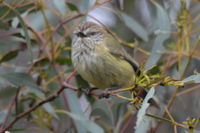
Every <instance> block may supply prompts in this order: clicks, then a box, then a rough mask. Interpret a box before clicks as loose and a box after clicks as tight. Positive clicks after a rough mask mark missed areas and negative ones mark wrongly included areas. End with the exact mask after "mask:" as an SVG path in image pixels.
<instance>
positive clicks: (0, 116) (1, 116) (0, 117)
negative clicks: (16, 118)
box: [0, 110, 7, 124]
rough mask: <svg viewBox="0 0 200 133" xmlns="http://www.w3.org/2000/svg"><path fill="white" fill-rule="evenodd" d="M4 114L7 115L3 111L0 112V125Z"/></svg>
mask: <svg viewBox="0 0 200 133" xmlns="http://www.w3.org/2000/svg"><path fill="white" fill-rule="evenodd" d="M6 113H7V111H5V110H2V111H0V124H1V123H2V122H3V120H4V119H5V116H6Z"/></svg>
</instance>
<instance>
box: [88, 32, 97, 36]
mask: <svg viewBox="0 0 200 133" xmlns="http://www.w3.org/2000/svg"><path fill="white" fill-rule="evenodd" d="M96 34H97V32H90V33H88V36H94V35H96Z"/></svg>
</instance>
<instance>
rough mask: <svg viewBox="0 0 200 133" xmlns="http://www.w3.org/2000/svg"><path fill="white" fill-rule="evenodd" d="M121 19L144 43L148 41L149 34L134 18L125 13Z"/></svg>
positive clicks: (121, 14)
mask: <svg viewBox="0 0 200 133" xmlns="http://www.w3.org/2000/svg"><path fill="white" fill-rule="evenodd" d="M120 18H121V19H122V20H123V21H124V23H125V24H126V26H127V27H129V28H130V29H131V30H132V31H133V32H134V33H135V34H137V35H138V36H139V37H140V38H141V39H143V40H144V41H148V40H149V38H148V32H147V31H146V29H145V28H143V26H142V25H140V24H139V23H138V22H137V21H136V20H135V19H134V18H132V17H130V16H128V15H127V14H125V13H122V12H121V13H120Z"/></svg>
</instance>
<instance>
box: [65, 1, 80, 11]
mask: <svg viewBox="0 0 200 133" xmlns="http://www.w3.org/2000/svg"><path fill="white" fill-rule="evenodd" d="M66 5H67V7H68V8H69V9H70V10H71V11H76V12H79V10H78V8H77V7H76V5H74V4H73V3H70V2H66Z"/></svg>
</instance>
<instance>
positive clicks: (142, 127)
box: [135, 87, 155, 133]
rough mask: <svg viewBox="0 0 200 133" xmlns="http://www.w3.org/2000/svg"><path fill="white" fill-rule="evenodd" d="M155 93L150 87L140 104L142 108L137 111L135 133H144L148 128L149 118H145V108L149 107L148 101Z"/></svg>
mask: <svg viewBox="0 0 200 133" xmlns="http://www.w3.org/2000/svg"><path fill="white" fill-rule="evenodd" d="M154 93H155V88H154V87H152V88H151V89H150V90H149V92H148V93H147V95H146V97H145V99H144V101H143V103H142V107H141V108H140V110H139V111H138V114H137V121H136V127H135V133H144V132H146V131H147V130H148V128H149V125H148V124H149V120H150V118H149V117H147V116H145V114H146V111H147V108H148V107H149V105H150V104H149V103H148V101H149V100H150V99H151V98H153V96H154Z"/></svg>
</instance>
